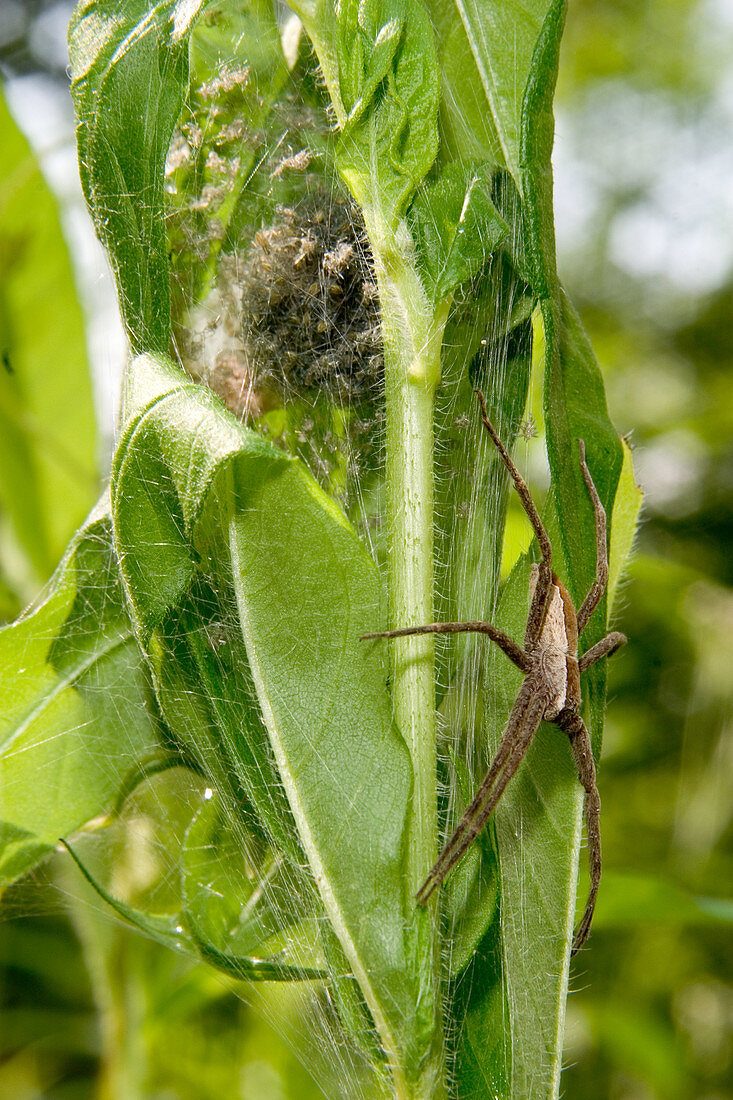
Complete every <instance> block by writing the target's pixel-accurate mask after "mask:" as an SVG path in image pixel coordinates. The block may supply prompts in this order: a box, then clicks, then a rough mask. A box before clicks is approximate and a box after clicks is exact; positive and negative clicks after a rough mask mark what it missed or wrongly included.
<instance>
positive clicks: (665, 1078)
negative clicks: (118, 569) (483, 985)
mask: <svg viewBox="0 0 733 1100" xmlns="http://www.w3.org/2000/svg"><path fill="white" fill-rule="evenodd" d="M71 7H72V5H71V4H70V3H67V2H62V3H60V2H58V0H52V2H50V3H49V2H47V0H0V64H2V72H3V76H4V77H5V78H6V83H7V88H8V95H9V100H10V102H11V105H15V106H16V113H17V114H21V113H22V112H21V111H20V109H19V108H20V106H22V99H23V98H24V97H26V98H27V97H29V96H30V97H31V99H32V98H33V96H36V99H35V100H34V102H40V103H43V102H45V101H44V100H43V95H46V96H47V97H48V103H49V104H50V103H51V101H52V100H53V97H54V96H56V97H57V98H56V100H55V102H58V96H59V95H61V96H64V95H65V94H66V86H65V82H66V72H65V66H66V59H65V52H64V51H65V47H64V27H65V24H66V21H67V20H68V16H69V14H70V11H71ZM23 74H25V75H23ZM29 77H32V78H33V79H35V80H36V81H37V82H38V80H40V82H41V83H40V85H39V84H38V83H36V85H35V91H34V90H33V86H32V85H31V84H29V83H28V80H29ZM21 78H22V79H21ZM39 87H40V89H41V93H42V94H41V98H40V99H38V95H39V92H38V88H39ZM54 110H56V111H57V112H58V111H59V108H58V107H56V108H54ZM49 111H51V108H50V107H49ZM51 113H52V114H53V112H52V111H51ZM60 117H62V118H63V119H65V120H66V122H65V123H64V125H65V126H66V129H65V130H64V129H63V126H61V127H60V128H59V134H60V136H59V139H58V142H57V145H60V144H63V145H64V146H65V149H66V154H67V155H68V154H69V152H70V153H71V157H72V159H73V145H72V144H71V141H72V137H71V133H70V131H69V126H68V119H69V112H68V107H64V108H63V109H61V114H60ZM732 134H733V6H732V5H731V4H730V2H729V0H635V2H633V3H631V2H630V0H571V4H570V12H569V18H568V26H567V31H566V36H565V41H564V47H563V55H562V61H561V78H560V85H559V90H558V99H557V141H556V154H555V168H556V195H557V223H558V245H559V255H560V270H561V275H562V276H563V278H564V281H565V283H566V286H567V288H568V291H569V294H570V296H571V298H572V299H573V300H574V301H575V302H576V304H577V305H578V307H579V309H580V312H581V314H582V316H583V319H584V321H585V323H586V325H587V327H588V328H589V330H590V333H591V337H592V340H593V344H594V346H595V349H596V352H597V353H598V356H599V359H600V361H601V364H602V367H603V370H604V374H605V379H606V386H607V390H608V397H609V404H610V408H611V413H612V417H613V419H614V422H615V423H616V425H617V426H618V428H619V431H620V432H622V433H624V434H626V433H629V434H630V439H631V441H632V443H633V445H634V447H635V456H634V457H635V464H636V468H637V472H638V478H639V480H640V482H641V484H642V486H643V488H644V490H645V493H646V504H645V515H644V523H643V526H642V528H641V531H640V534H639V537H638V540H637V545H636V553H635V555H634V558H633V561H632V565H631V569H630V571H629V574H628V577H627V579H626V582H625V584H624V586H623V590H622V592H621V595H620V599H619V601H618V604H617V608H616V615H615V623H614V625H616V626H619V627H621V628H622V629H623V630H625V631H626V633H627V634H628V635H629V638H630V644H629V645H628V646H627V647H626V648H625V649H624V650H623V651H622V652H621V653H620V654H619V656H618V657H617V658H614V661H613V662H611V664H610V709H609V716H608V722H607V730H606V739H605V744H604V751H603V760H602V766H601V772H600V787H601V795H602V799H603V830H604V854H605V867H606V874H605V879H604V884H603V889H602V893H601V898H600V901H599V906H598V913H597V918H596V923H595V925H594V930H593V936H592V939H591V942H590V945H589V947H588V949H587V950H585V951H584V952H583V953H582V954H581V955H580V957H579V958H578V959H577V960H576V961H575V963H574V975H575V976H574V979H573V982H572V986H573V993H572V995H571V998H570V1002H569V1006H568V1028H567V1055H566V1062H567V1067H568V1068H567V1070H566V1073H565V1075H564V1079H563V1095H564V1096H565V1097H567V1098H568V1100H576V1098H577V1100H580V1098H587V1097H590V1096H592V1097H597V1098H599V1100H606V1098H608V1100H725V1098H727V1097H730V1096H731V1092H730V1082H731V1080H732V1079H733V985H732V984H731V976H732V975H733V936H732V935H731V932H730V928H731V902H730V900H728V901H727V902H726V900H725V899H726V897H727V898H728V899H729V898H730V895H731V883H732V882H733V873H732V872H733V852H732V849H731V815H732V814H733V674H732V671H733V553H731V543H732V536H733V506H732V501H733V495H732V491H733V433H732V432H731V428H732V427H733V371H732V370H731V367H732V366H733V190H732V189H731V186H730V180H731V179H732V178H733V140H731V135H732ZM5 148H6V145H5V138H3V149H5ZM51 152H52V153H53V152H54V150H53V149H52V150H51ZM55 152H56V153H58V152H59V149H58V148H56V150H55ZM44 170H45V171H46V174H47V176H49V177H50V176H52V175H53V173H52V171H50V169H49V166H48V161H44ZM26 171H27V172H28V173H29V175H28V177H27V178H28V179H30V178H31V176H32V171H33V170H32V166H31V167H29V168H27V169H26ZM16 182H17V181H16ZM52 182H53V181H52ZM34 186H36V184H34ZM37 186H39V187H41V188H42V187H43V185H42V183H41V182H40V181H39V182H38V183H37ZM61 190H62V191H63V188H62V189H61ZM56 192H57V196H58V193H59V187H58V186H56ZM8 195H9V191H8V189H7V181H5V183H4V187H3V190H0V201H1V202H2V206H1V207H0V209H1V210H2V213H3V220H2V228H0V273H1V274H2V286H3V289H2V291H0V321H2V324H3V325H4V326H5V328H4V329H3V333H7V331H9V330H8V328H7V326H8V325H9V324H10V323H11V321H12V320H13V318H12V316H10V315H9V310H10V307H11V306H13V304H14V301H15V300H14V298H13V293H11V291H12V286H13V284H12V281H11V279H10V277H9V276H8V271H9V267H8V264H9V259H8V258H9V257H11V256H17V255H18V247H19V241H20V237H19V234H20V235H21V236H22V238H23V255H24V256H25V257H26V258H28V257H29V256H32V251H33V248H35V247H36V243H34V242H33V240H32V239H31V233H32V231H34V227H33V222H32V221H28V220H26V221H25V222H24V223H23V224H22V225H21V223H20V221H19V220H18V218H16V221H15V222H14V223H13V225H12V226H10V228H8V225H9V222H8V221H7V220H6V216H5V215H6V214H7V211H8V210H9V209H12V207H11V206H10V205H9V203H10V200H9V198H8ZM28 201H30V200H28ZM74 201H77V200H72V199H69V198H68V195H67V196H66V199H65V198H64V195H63V194H62V195H61V209H62V214H63V227H64V230H65V232H66V234H67V237H70V238H73V237H74V226H75V225H76V224H77V222H76V221H75V220H74V217H73V216H71V214H70V210H71V211H72V213H73V209H74V206H73V203H74ZM32 202H33V206H34V209H38V207H37V206H36V199H35V198H34V199H33V200H32ZM44 210H45V211H46V212H45V213H44V215H43V218H39V219H37V220H38V226H37V231H38V232H39V233H45V234H47V235H49V234H50V236H47V238H46V241H45V243H44V244H43V246H42V247H43V248H45V249H46V250H47V251H48V249H49V248H55V247H56V246H54V245H49V244H48V240H52V241H53V240H55V239H56V237H55V234H58V224H57V222H56V220H55V219H56V217H57V215H56V214H55V212H54V210H53V209H52V207H51V205H50V204H48V205H44ZM87 233H88V230H87ZM87 239H88V238H87ZM78 242H79V234H78V233H77V235H76V255H77V268H76V270H75V274H76V278H77V284H78V285H79V286H80V298H81V300H82V302H83V303H84V304H85V306H86V308H87V312H88V313H89V312H90V311H91V317H92V319H91V321H90V320H89V319H88V320H87V333H86V343H87V347H88V348H89V354H90V357H91V359H92V361H93V367H94V362H95V356H96V364H97V365H96V367H94V369H93V376H94V378H95V383H94V385H95V398H96V401H97V407H98V408H99V407H100V405H102V404H103V403H104V402H103V396H104V395H103V394H102V395H101V396H100V391H104V390H105V385H106V388H107V389H108V390H109V389H110V388H112V384H111V383H109V381H107V383H105V381H104V377H103V371H104V369H105V368H104V364H103V367H102V368H100V367H99V360H100V358H101V359H102V360H104V357H105V355H106V356H107V358H108V359H109V358H110V357H111V358H114V356H115V354H119V349H118V350H117V352H115V350H114V348H113V349H112V350H110V347H106V349H105V348H103V349H102V351H101V352H100V349H99V344H98V343H97V344H96V345H95V342H94V339H93V338H92V337H91V336H90V332H92V334H93V332H94V326H95V324H96V325H97V327H99V309H98V307H96V306H95V304H94V300H93V295H90V294H89V293H85V292H84V286H83V282H84V276H83V273H82V274H80V271H79V267H78V247H79V245H78ZM70 244H71V246H72V250H73V248H74V240H73V239H70ZM56 252H57V253H58V248H56ZM58 262H59V263H62V260H61V259H59V261H58ZM97 262H98V261H97ZM16 266H17V265H16ZM61 278H62V281H63V276H62V277H61ZM105 278H106V280H107V283H108V282H109V280H108V276H99V275H98V276H96V281H97V282H103V281H104V280H105ZM87 289H88V288H87ZM70 308H71V307H67V304H65V300H64V299H63V297H58V298H57V297H56V296H55V295H54V294H53V292H46V295H45V298H44V309H43V315H44V322H45V321H47V320H48V321H50V326H51V329H53V328H54V326H56V331H61V329H62V327H63V328H64V331H67V330H68V335H67V336H66V337H65V340H64V346H65V347H68V346H69V345H70V343H71V342H73V341H76V345H75V346H77V347H79V348H81V343H80V341H82V337H81V336H80V334H79V331H78V328H79V326H78V325H77V324H76V322H75V321H74V318H73V315H71V314H70V312H69V310H70ZM54 310H56V311H57V312H56V313H54V312H53V311H54ZM95 310H96V312H95ZM95 317H96V321H95V320H94V318H95ZM72 330H73V331H72ZM3 338H4V339H5V336H4V337H3ZM6 343H7V340H6ZM39 354H40V355H41V356H43V357H45V361H46V362H48V363H49V368H48V369H49V372H50V373H49V375H48V377H49V379H51V378H54V379H55V380H56V382H57V383H58V382H59V381H60V380H61V381H64V379H65V383H64V387H62V388H65V391H66V392H67V393H69V392H71V393H74V394H79V395H81V396H80V401H82V402H85V403H86V404H85V406H84V407H85V408H87V413H86V414H85V415H86V417H87V426H86V430H85V433H81V434H80V433H79V431H72V434H71V435H69V434H68V430H67V428H68V425H67V428H65V425H64V416H65V415H66V414H65V413H64V411H63V406H59V405H58V404H54V403H52V404H51V407H49V403H48V402H46V405H45V406H44V405H43V402H42V401H41V402H40V404H38V405H36V406H33V407H31V405H32V402H31V401H30V398H28V401H26V406H27V408H30V409H31V411H30V412H28V411H27V410H26V419H25V420H24V421H23V424H22V425H21V426H22V427H24V429H25V428H28V429H29V432H26V435H27V436H28V437H29V438H32V439H35V440H36V441H38V439H39V438H40V439H41V440H43V434H44V429H43V424H44V421H43V417H44V416H47V417H48V418H49V421H48V426H49V427H53V431H52V432H50V434H49V435H48V438H53V439H55V438H56V437H57V436H58V437H59V438H62V439H69V438H73V439H78V441H79V445H80V447H82V451H83V454H82V456H81V459H75V460H74V461H75V462H76V466H75V467H74V469H75V470H76V482H75V485H76V487H75V489H74V490H73V492H72V491H71V490H68V492H69V494H70V506H69V510H68V514H67V516H66V523H67V527H68V530H67V531H66V532H64V531H63V530H62V528H63V522H64V521H63V520H61V519H59V518H58V517H54V525H55V526H54V531H53V539H55V540H57V542H58V541H59V540H60V542H61V543H62V544H63V542H64V540H65V537H66V534H70V533H71V531H72V530H73V528H74V527H75V525H76V523H77V522H78V520H79V518H80V514H77V513H79V512H80V509H81V513H83V507H82V503H83V501H84V500H86V501H87V502H88V503H90V504H91V502H92V501H93V498H94V487H93V484H92V482H93V479H94V464H95V458H94V456H92V457H90V455H91V450H93V447H92V445H91V444H90V438H91V437H90V435H89V431H88V429H89V417H90V415H91V414H90V413H89V411H88V409H89V408H90V407H91V405H90V400H91V399H90V398H89V396H88V393H87V389H88V383H86V382H84V381H83V379H81V377H80V376H79V375H78V372H79V369H80V364H81V366H82V367H83V366H84V357H83V352H82V351H81V350H80V351H79V353H78V354H77V355H76V356H75V357H74V356H67V360H68V362H66V361H62V360H61V359H60V358H58V357H57V356H55V355H53V354H52V355H49V351H48V350H46V351H43V349H41V351H40V352H39ZM51 360H52V362H51ZM10 366H11V368H12V360H11V362H10ZM2 369H3V370H4V371H5V374H6V375H8V376H9V378H10V380H11V381H12V370H11V371H9V370H8V363H7V362H5V358H4V359H3V368H2ZM107 369H108V373H109V372H111V373H114V372H113V371H112V370H111V368H110V367H109V363H108V364H107ZM66 371H69V372H72V373H69V374H65V373H64V372H66ZM95 371H96V373H95ZM100 372H101V373H100ZM9 378H5V380H4V381H5V382H8V380H9ZM100 378H101V381H100ZM49 384H50V383H49ZM7 390H8V387H7V386H6V387H5V389H3V390H2V391H0V392H2V394H3V400H4V402H5V404H4V405H3V407H2V408H0V416H3V415H5V414H6V412H7V402H8V400H9V399H8V398H7V396H6V391H7ZM42 391H43V387H42V386H41V387H40V396H39V401H40V397H42V396H43V392H42ZM21 396H22V397H23V400H25V399H26V397H28V395H21ZM37 396H38V395H37ZM16 399H17V395H16ZM80 407H81V406H80V404H79V402H77V403H76V404H74V406H73V408H71V409H70V410H69V415H71V414H72V413H73V415H74V416H78V415H79V409H80ZM31 414H32V415H31ZM28 416H31V421H32V422H31V421H29V420H28ZM111 418H112V414H111V413H110V412H109V411H107V412H106V413H105V414H104V415H102V416H101V418H100V437H101V443H98V444H97V454H96V461H97V462H99V463H100V464H101V466H102V468H104V465H105V461H106V459H105V455H106V454H107V452H108V438H109V432H110V428H109V425H110V424H111ZM51 422H52V423H51ZM29 425H30V427H29ZM39 433H40V434H39ZM53 458H54V456H53V455H52V456H51V460H50V461H52V462H53ZM56 458H58V455H56ZM62 458H63V460H62V462H61V468H62V472H61V474H59V475H58V476H67V477H68V476H70V471H69V462H68V456H66V455H65V456H62ZM47 460H48V455H46V456H44V455H40V456H39V455H34V456H32V461H33V462H38V463H41V466H40V467H39V469H42V464H43V462H44V461H47ZM80 462H81V467H82V469H79V468H78V467H79V464H80ZM56 465H57V466H58V462H57V463H56ZM72 466H73V463H72ZM72 474H73V471H72ZM73 480H74V476H72V481H73ZM24 503H25V504H26V505H28V503H29V501H28V500H27V499H26V500H25V501H24ZM12 509H13V502H12V501H9V499H8V497H7V493H6V491H5V490H4V488H3V482H2V481H0V524H2V540H3V542H2V544H3V549H2V552H0V567H1V568H2V574H1V575H0V603H1V607H0V612H2V614H3V615H4V616H5V617H11V616H12V615H13V614H14V613H16V612H17V611H18V610H19V609H20V608H21V607H22V606H23V605H24V603H25V602H26V601H27V600H28V598H29V597H30V596H31V595H32V594H33V590H34V586H35V587H36V588H37V586H38V584H39V583H41V582H42V581H43V580H44V579H45V577H44V576H43V570H44V567H45V566H46V565H48V564H50V560H51V557H52V554H53V548H54V547H55V546H56V542H54V541H53V540H51V541H49V543H48V547H47V548H46V549H45V550H44V553H45V554H46V559H44V560H43V561H41V560H37V561H28V555H27V554H25V555H24V552H23V540H22V538H19V537H17V536H16V537H12V536H11V533H10V531H9V520H10V518H11V514H12ZM38 509H39V510H41V509H42V504H41V503H39V504H38ZM27 510H28V509H27V508H26V511H27ZM72 513H73V514H72ZM39 514H40V511H39ZM16 526H17V525H16ZM21 914H22V915H21ZM721 916H722V917H723V918H724V920H722V921H721V920H720V917H721ZM0 917H2V924H0V1096H3V1097H8V1098H11V1100H26V1098H28V1100H30V1098H37V1097H39V1098H40V1097H43V1098H48V1100H67V1098H68V1100H72V1098H73V1100H82V1098H87V1097H89V1098H91V1097H102V1098H106V1100H123V1098H124V1100H128V1098H130V1100H133V1098H146V1100H147V1098H153V1097H155V1098H158V1097H159V1098H161V1100H162V1098H165V1100H169V1098H170V1100H178V1098H180V1100H206V1098H207V1097H212V1098H213V1097H220V1096H222V1095H226V1096H230V1097H235V1096H238V1097H242V1098H244V1100H270V1098H272V1100H280V1098H283V1100H284V1098H288V1097H298V1098H304V1100H308V1098H309V1097H311V1096H313V1097H317V1096H320V1095H322V1093H321V1092H320V1090H319V1089H318V1088H317V1087H316V1086H315V1085H314V1084H313V1081H312V1078H311V1076H310V1075H309V1073H308V1071H307V1070H306V1069H304V1068H303V1066H302V1064H301V1061H300V1059H299V1057H298V1050H301V1051H302V1050H303V1048H304V1043H307V1041H308V1040H307V1029H308V1022H307V1020H304V1014H303V1004H302V1000H301V998H300V995H299V992H298V989H297V988H296V987H291V988H288V990H287V991H286V994H285V996H283V989H282V988H278V989H276V990H275V991H273V990H272V989H271V988H270V987H268V986H267V985H263V986H260V987H257V988H255V989H251V988H247V989H244V988H243V987H241V986H239V987H237V985H236V983H234V982H230V983H228V982H227V981H226V980H225V979H223V978H221V977H220V976H217V975H214V974H213V973H211V972H209V971H208V970H206V969H205V968H204V967H202V966H200V965H199V966H197V965H194V964H192V963H191V962H190V961H188V960H186V959H185V958H181V957H178V956H176V955H174V954H172V953H171V952H167V951H166V950H164V949H163V948H162V947H159V946H157V945H155V944H153V943H151V942H149V941H146V940H145V939H143V938H142V937H141V936H139V935H136V934H135V933H134V932H132V931H129V930H127V929H126V928H123V927H122V926H121V925H120V924H119V922H116V921H115V920H113V919H112V918H111V917H110V915H109V913H108V912H106V911H104V910H103V908H102V905H101V903H100V902H99V900H98V899H95V898H91V897H89V895H88V894H87V893H86V892H85V890H84V888H83V887H82V886H81V885H80V884H79V881H78V876H77V875H75V872H74V871H73V870H72V869H71V868H70V867H69V861H68V860H67V859H65V858H64V857H56V858H55V860H54V861H52V862H51V864H49V865H47V866H46V867H45V868H44V870H43V873H42V874H40V875H36V876H34V877H33V878H32V879H31V880H28V881H25V882H23V883H21V884H19V885H18V886H16V887H14V888H13V889H12V890H10V891H8V892H7V894H6V895H5V898H4V899H3V902H2V907H1V908H0ZM311 1068H312V1062H311Z"/></svg>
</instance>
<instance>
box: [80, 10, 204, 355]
mask: <svg viewBox="0 0 733 1100" xmlns="http://www.w3.org/2000/svg"><path fill="white" fill-rule="evenodd" d="M203 2H204V0H193V2H191V0H167V2H161V3H151V2H148V0H127V2H126V3H124V4H122V5H121V4H119V3H117V2H115V0H81V2H80V3H79V5H78V6H77V8H76V10H75V12H74V15H73V17H72V20H71V23H70V26H69V54H70V57H71V69H72V84H71V93H72V96H73V99H74V104H75V106H76V112H77V119H78V129H77V141H78V146H79V163H80V167H81V176H82V184H83V186H84V193H85V195H86V199H87V202H88V204H89V208H90V210H91V212H92V216H93V218H94V223H95V225H96V228H97V232H98V234H99V236H100V239H101V240H102V243H103V244H104V246H105V248H106V249H107V252H108V253H109V256H110V260H111V262H112V266H113V268H114V271H115V275H116V278H117V289H118V293H119V296H120V305H121V309H122V314H123V318H124V321H125V324H126V327H127V331H128V334H129V337H130V342H131V344H132V347H133V350H138V351H139V350H143V349H157V350H159V351H165V350H166V349H167V347H168V338H169V332H170V289H169V285H168V248H167V242H166V233H165V222H164V218H163V212H164V191H163V166H164V163H165V158H166V155H167V152H168V146H169V144H170V139H171V134H172V133H173V128H174V126H175V124H176V122H177V120H178V116H179V115H180V113H181V108H182V107H183V102H184V98H185V95H186V92H187V90H188V64H189V62H188V46H189V35H190V32H191V28H192V25H193V22H194V20H195V19H196V18H197V16H198V14H199V12H200V10H201V8H202V6H203Z"/></svg>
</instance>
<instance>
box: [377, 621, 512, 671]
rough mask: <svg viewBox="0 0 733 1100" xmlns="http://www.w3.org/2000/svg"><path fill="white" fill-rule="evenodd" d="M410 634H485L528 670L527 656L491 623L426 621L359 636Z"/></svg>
mask: <svg viewBox="0 0 733 1100" xmlns="http://www.w3.org/2000/svg"><path fill="white" fill-rule="evenodd" d="M411 634H486V635H487V637H489V638H490V639H491V641H492V642H495V643H496V645H498V646H499V649H502V650H503V651H504V653H506V655H507V657H508V658H509V660H510V661H513V662H514V664H515V665H516V666H517V668H520V669H521V670H522V672H525V673H526V672H528V671H529V667H530V660H529V656H528V655H527V654H526V653H525V652H524V650H523V649H522V647H521V646H520V645H518V644H517V643H516V642H515V641H514V639H513V638H510V637H509V635H508V634H505V633H504V631H503V630H499V628H498V627H497V626H493V625H492V624H491V623H483V622H469V623H427V624H426V625H425V626H403V627H400V628H399V630H383V631H380V632H379V633H377V634H360V635H359V638H360V639H361V640H362V641H366V640H367V639H368V638H406V637H408V635H411Z"/></svg>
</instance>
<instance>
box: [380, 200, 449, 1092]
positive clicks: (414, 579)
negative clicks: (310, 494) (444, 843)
mask: <svg viewBox="0 0 733 1100" xmlns="http://www.w3.org/2000/svg"><path fill="white" fill-rule="evenodd" d="M364 213H365V220H366V224H367V230H368V232H369V239H370V242H371V245H372V249H373V252H374V258H375V266H376V272H377V280H378V283H379V297H380V304H381V309H382V327H383V338H384V356H385V389H386V419H387V425H386V483H387V530H388V536H387V539H388V560H389V580H388V589H389V614H390V625H394V626H419V625H420V624H421V623H426V622H430V621H432V618H433V499H434V487H433V478H434V471H433V412H434V397H435V388H436V385H437V383H438V380H439V377H440V349H441V344H442V336H443V329H444V327H445V321H446V318H447V312H448V310H447V305H446V306H444V307H441V308H439V310H437V311H434V310H433V307H432V305H431V304H430V303H429V302H428V300H427V298H426V295H425V291H424V289H423V286H422V283H421V281H420V278H419V275H418V273H417V269H416V266H415V262H414V255H413V249H412V239H411V237H410V234H409V231H408V229H407V227H406V225H405V224H404V222H401V223H399V224H398V227H397V229H396V230H394V229H393V228H392V227H390V226H386V225H385V223H384V222H383V221H382V220H381V219H380V218H379V216H378V212H376V214H375V211H374V210H373V209H372V210H369V209H368V208H367V209H365V212H364ZM392 698H393V703H394V714H395V720H396V722H397V724H398V726H399V728H400V730H401V732H402V735H403V737H404V738H405V741H406V742H407V745H408V748H409V750H410V754H411V757H412V765H413V774H414V787H413V801H412V812H411V820H410V831H409V846H408V856H407V890H408V891H409V895H410V896H411V897H412V896H414V894H415V893H416V891H417V890H418V889H419V887H420V885H421V884H422V882H423V881H424V879H425V875H426V874H427V872H428V870H429V869H430V867H431V866H432V865H433V863H434V861H435V856H436V850H437V797H436V726H435V669H434V641H433V638H432V637H431V636H430V635H418V636H414V637H407V638H400V639H398V640H396V643H393V645H392ZM432 916H433V917H434V914H433V915H432ZM418 919H419V918H418ZM431 927H432V933H431V934H432V940H431V944H430V953H431V961H432V965H431V967H430V970H431V974H432V978H431V985H432V988H431V990H430V991H429V995H430V997H431V999H432V1002H433V1004H434V1006H435V1009H434V1033H435V1041H434V1044H433V1051H434V1056H433V1058H432V1059H431V1062H432V1064H431V1065H430V1066H429V1067H427V1068H426V1070H425V1074H424V1076H423V1081H422V1085H420V1084H419V1083H418V1085H417V1091H416V1092H414V1094H413V1095H414V1096H415V1097H416V1098H417V1097H423V1096H425V1097H428V1096H431V1097H439V1096H440V1095H441V1093H442V1082H443V1080H444V1075H443V1072H442V1070H443V1053H442V1027H441V1018H440V988H439V987H440V941H439V935H438V922H437V920H435V919H432V922H431Z"/></svg>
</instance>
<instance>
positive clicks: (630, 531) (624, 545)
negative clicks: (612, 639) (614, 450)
mask: <svg viewBox="0 0 733 1100" xmlns="http://www.w3.org/2000/svg"><path fill="white" fill-rule="evenodd" d="M621 445H622V447H623V454H624V461H623V466H622V467H621V475H620V477H619V479H618V488H617V490H616V497H615V499H614V502H613V513H612V515H611V542H610V546H609V549H608V608H609V611H610V610H611V609H612V608H613V605H614V599H615V596H616V590H617V588H618V583H619V580H620V579H621V575H622V574H623V571H624V569H625V568H626V567H627V565H628V561H629V558H630V557H631V551H632V548H633V545H634V535H635V534H636V528H637V524H638V521H639V513H640V511H641V506H642V503H643V500H644V494H643V493H642V491H641V489H640V488H639V486H638V485H637V484H636V478H635V476H634V467H633V464H632V461H631V448H630V447H629V445H628V443H627V442H626V440H625V439H622V440H621Z"/></svg>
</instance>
